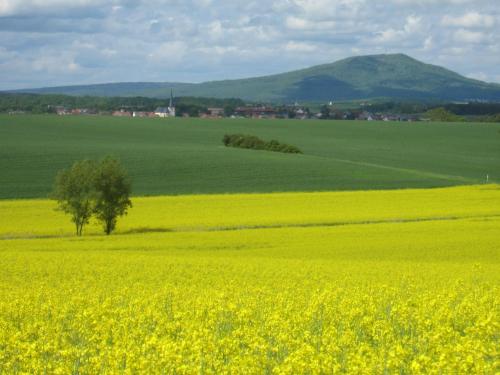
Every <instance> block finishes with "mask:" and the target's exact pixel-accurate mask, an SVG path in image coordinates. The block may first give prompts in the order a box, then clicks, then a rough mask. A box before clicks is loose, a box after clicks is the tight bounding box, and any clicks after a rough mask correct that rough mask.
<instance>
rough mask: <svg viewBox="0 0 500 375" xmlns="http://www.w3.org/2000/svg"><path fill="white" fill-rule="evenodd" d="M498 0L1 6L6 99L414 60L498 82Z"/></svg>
mask: <svg viewBox="0 0 500 375" xmlns="http://www.w3.org/2000/svg"><path fill="white" fill-rule="evenodd" d="M498 30H500V0H329V1H328V0H256V1H252V0H245V1H242V0H0V90H5V89H18V88H34V87H46V86H59V85H74V84H90V83H106V82H138V81H141V82H146V81H153V82H202V81H210V80H220V79H234V78H242V77H253V76H261V75H267V74H274V73H281V72H285V71H290V70H294V69H299V68H304V67H309V66H313V65H317V64H323V63H330V62H334V61H337V60H339V59H342V58H345V57H350V56H355V55H368V54H380V53H406V54H408V55H410V56H412V57H414V58H417V59H419V60H422V61H424V62H426V63H431V64H436V65H441V66H444V67H447V68H449V69H451V70H454V71H456V72H458V73H460V74H463V75H465V76H467V77H472V78H476V79H481V80H485V81H489V82H499V83H500V32H499V31H498Z"/></svg>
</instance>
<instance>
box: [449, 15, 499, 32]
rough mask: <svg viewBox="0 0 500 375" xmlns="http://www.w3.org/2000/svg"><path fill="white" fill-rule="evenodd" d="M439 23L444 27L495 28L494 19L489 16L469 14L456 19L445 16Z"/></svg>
mask: <svg viewBox="0 0 500 375" xmlns="http://www.w3.org/2000/svg"><path fill="white" fill-rule="evenodd" d="M441 23H442V24H443V25H444V26H457V27H479V28H490V27H493V26H495V23H496V20H495V17H493V16H492V15H489V14H481V13H478V12H469V13H466V14H464V15H462V16H456V17H454V16H450V15H445V16H444V17H443V18H442V20H441Z"/></svg>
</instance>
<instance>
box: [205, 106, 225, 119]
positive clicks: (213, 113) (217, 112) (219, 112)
mask: <svg viewBox="0 0 500 375" xmlns="http://www.w3.org/2000/svg"><path fill="white" fill-rule="evenodd" d="M223 116H224V108H208V110H207V113H206V117H211V118H219V117H223Z"/></svg>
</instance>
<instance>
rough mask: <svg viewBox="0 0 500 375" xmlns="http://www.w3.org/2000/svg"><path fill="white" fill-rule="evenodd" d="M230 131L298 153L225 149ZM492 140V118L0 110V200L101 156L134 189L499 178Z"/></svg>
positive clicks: (40, 191) (38, 188)
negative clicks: (116, 164)
mask: <svg viewBox="0 0 500 375" xmlns="http://www.w3.org/2000/svg"><path fill="white" fill-rule="evenodd" d="M234 133H241V134H251V135H255V136H257V137H259V138H262V139H266V140H270V139H276V140H278V141H280V142H283V143H288V144H292V145H295V146H297V147H299V148H300V149H301V150H302V151H303V152H304V154H303V155H292V154H282V153H278V152H268V151H256V150H244V149H237V148H231V147H224V146H223V144H222V138H223V136H224V134H234ZM499 144H500V125H499V124H471V123H453V124H447V123H390V122H378V123H377V122H369V121H313V120H311V121H299V120H245V119H221V120H204V119H194V118H190V119H183V118H176V119H141V118H135V119H132V118H117V117H105V116H51V115H45V116H35V115H24V116H9V115H0V199H2V198H28V197H47V194H48V193H49V191H50V190H51V186H52V184H53V181H54V177H55V175H56V173H57V171H58V170H60V169H62V168H66V167H68V166H69V165H71V164H72V163H73V162H74V161H75V160H79V159H83V158H101V157H103V156H104V155H106V154H112V155H116V156H118V157H120V158H121V159H122V161H123V163H124V164H125V165H126V167H127V169H128V170H129V171H130V173H131V175H132V178H133V185H134V189H133V191H134V194H136V195H163V194H197V193H233V192H250V193H251V192H275V191H330V190H360V189H361V190H365V189H396V188H416V187H437V186H451V185H461V184H476V183H481V182H484V181H485V180H486V174H489V175H490V181H491V182H500V175H499V173H500V170H499V168H498V166H499V165H500V147H499Z"/></svg>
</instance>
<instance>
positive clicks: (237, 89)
mask: <svg viewBox="0 0 500 375" xmlns="http://www.w3.org/2000/svg"><path fill="white" fill-rule="evenodd" d="M171 88H173V89H174V90H175V92H176V95H177V96H200V97H214V98H241V99H244V100H248V101H268V102H290V101H295V100H301V101H309V102H324V101H330V100H354V99H370V98H397V99H440V100H494V101H496V100H500V85H499V84H493V83H486V82H482V81H478V80H474V79H470V78H466V77H464V76H461V75H459V74H457V73H455V72H452V71H451V70H448V69H445V68H443V67H440V66H436V65H431V64H425V63H423V62H421V61H418V60H416V59H413V58H411V57H409V56H407V55H403V54H393V55H371V56H357V57H350V58H347V59H343V60H340V61H337V62H334V63H331V64H325V65H318V66H314V67H311V68H307V69H302V70H296V71H292V72H288V73H282V74H276V75H270V76H265V77H257V78H247V79H237V80H225V81H212V82H204V83H199V84H193V83H178V82H173V83H172V82H162V83H153V82H136V83H109V84H98V85H86V86H65V87H52V88H40V89H28V90H19V91H18V92H30V93H53V94H68V95H94V96H145V97H157V98H163V97H168V96H169V95H170V89H171Z"/></svg>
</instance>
